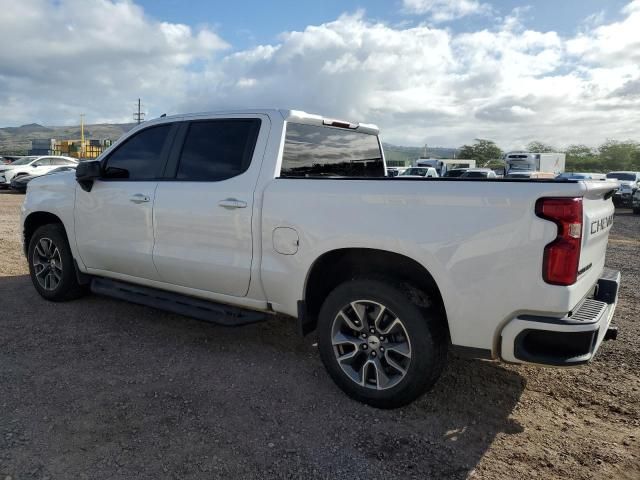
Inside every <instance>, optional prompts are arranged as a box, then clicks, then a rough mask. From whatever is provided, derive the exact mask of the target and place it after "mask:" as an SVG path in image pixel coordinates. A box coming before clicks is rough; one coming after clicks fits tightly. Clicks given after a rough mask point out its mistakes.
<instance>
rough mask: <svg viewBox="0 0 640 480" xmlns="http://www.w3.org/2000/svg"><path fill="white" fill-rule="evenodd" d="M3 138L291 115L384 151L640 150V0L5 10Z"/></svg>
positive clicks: (88, 5) (27, 4)
mask: <svg viewBox="0 0 640 480" xmlns="http://www.w3.org/2000/svg"><path fill="white" fill-rule="evenodd" d="M0 9H1V11H2V12H3V14H2V15H0V126H17V125H22V124H26V123H40V124H44V125H72V124H77V123H78V122H79V116H80V114H81V113H84V114H85V119H86V121H87V122H88V123H98V122H128V121H131V119H132V113H133V110H134V105H135V102H136V100H137V98H139V97H140V98H142V103H143V105H144V110H145V111H146V112H147V117H148V118H152V117H156V116H159V115H161V114H162V113H167V114H174V113H184V112H200V111H210V110H219V109H229V108H238V109H241V108H254V107H258V108H273V107H276V108H292V109H300V110H306V111H309V112H312V113H319V114H322V115H326V116H329V117H334V118H343V119H345V120H349V121H354V122H366V123H376V124H377V125H378V126H379V127H380V129H381V136H382V138H383V140H384V141H387V142H390V143H395V144H399V145H413V146H420V145H424V144H425V143H426V144H428V145H430V146H434V147H435V146H460V145H462V144H465V143H471V142H472V141H473V139H474V138H488V139H492V140H495V141H496V142H497V143H498V145H499V146H501V147H502V148H504V149H512V148H513V149H515V148H521V147H523V146H524V145H525V144H526V143H528V142H530V141H532V140H540V141H544V142H545V143H550V144H553V145H556V146H558V147H566V146H568V145H571V144H586V145H589V146H597V145H598V144H600V143H602V142H603V141H605V140H606V139H610V138H614V139H618V140H627V139H632V140H637V141H640V33H639V32H640V0H633V1H631V0H620V1H618V0H562V1H558V0H555V1H550V0H535V1H533V0H529V1H526V0H525V1H517V0H496V1H483V0H369V1H364V0H341V1H338V0H323V1H321V2H319V1H317V0H315V1H306V0H297V1H293V0H272V1H270V2H265V1H264V0H262V1H258V0H249V1H242V0H236V1H235V2H226V1H225V2H222V1H213V0H208V1H207V0H190V1H184V0H183V1H179V0H138V1H133V0H19V1H18V0H0Z"/></svg>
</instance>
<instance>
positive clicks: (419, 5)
mask: <svg viewBox="0 0 640 480" xmlns="http://www.w3.org/2000/svg"><path fill="white" fill-rule="evenodd" d="M402 4H403V6H404V9H405V11H406V12H408V13H414V14H426V15H428V16H429V17H430V18H431V20H433V21H434V22H448V21H450V20H455V19H457V18H461V17H465V16H467V15H477V14H486V13H489V12H490V11H491V7H490V6H489V5H488V4H486V3H480V2H479V1H477V0H402Z"/></svg>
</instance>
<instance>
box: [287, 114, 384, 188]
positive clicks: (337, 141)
mask: <svg viewBox="0 0 640 480" xmlns="http://www.w3.org/2000/svg"><path fill="white" fill-rule="evenodd" d="M384 176H385V175H384V162H383V160H382V151H381V150H380V144H379V142H378V137H376V136H375V135H369V134H366V133H360V132H356V131H353V130H348V129H344V128H334V127H323V126H319V125H305V124H300V123H289V124H288V125H287V133H286V137H285V144H284V151H283V154H282V168H281V170H280V177H284V178H295V177H303V178H305V177H307V178H308V177H384Z"/></svg>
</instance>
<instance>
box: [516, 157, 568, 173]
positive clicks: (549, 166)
mask: <svg viewBox="0 0 640 480" xmlns="http://www.w3.org/2000/svg"><path fill="white" fill-rule="evenodd" d="M565 162H566V155H565V154H564V153H532V152H509V153H507V154H506V155H505V156H504V163H505V174H508V173H514V172H545V173H553V174H554V175H558V174H560V173H563V172H564V166H565Z"/></svg>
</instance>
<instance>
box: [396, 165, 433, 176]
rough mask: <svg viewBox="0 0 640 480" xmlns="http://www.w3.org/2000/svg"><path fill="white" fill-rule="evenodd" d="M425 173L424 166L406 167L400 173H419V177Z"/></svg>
mask: <svg viewBox="0 0 640 480" xmlns="http://www.w3.org/2000/svg"><path fill="white" fill-rule="evenodd" d="M426 174H427V169H426V168H415V167H413V168H407V169H406V170H405V171H404V172H402V173H401V175H419V176H421V177H424V176H425V175H426Z"/></svg>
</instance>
